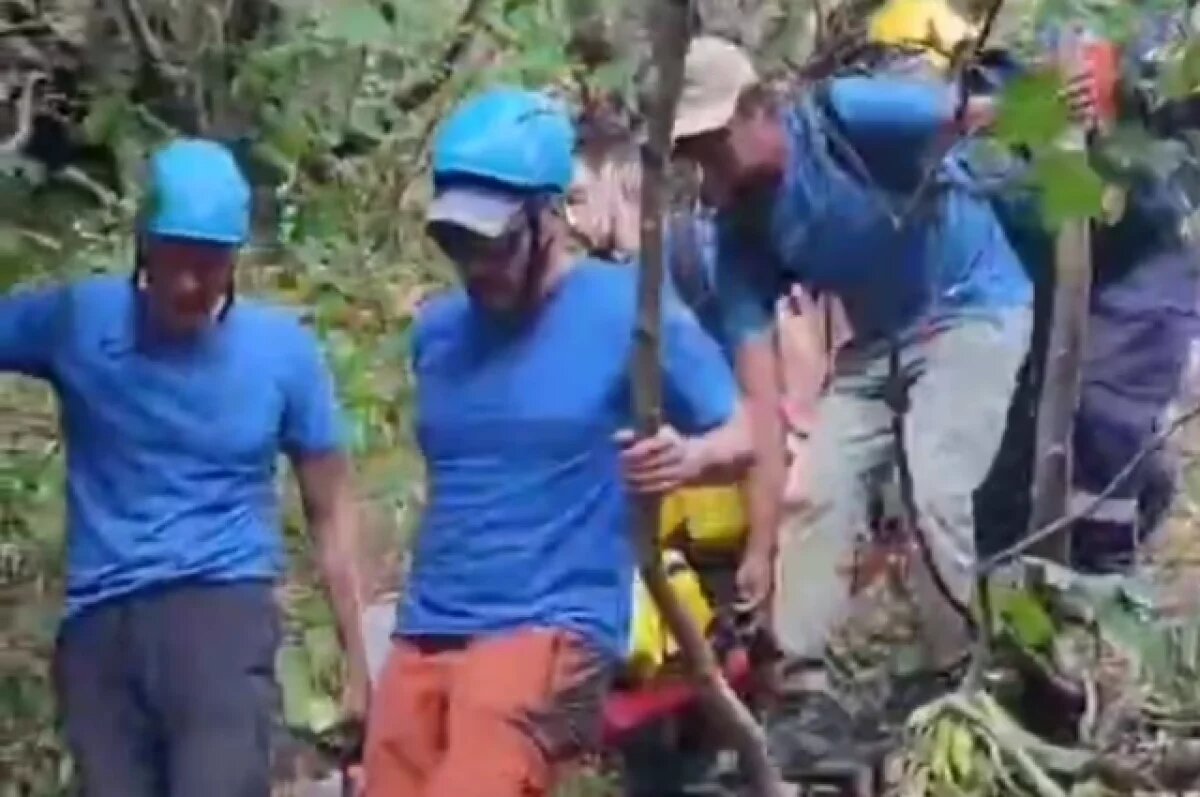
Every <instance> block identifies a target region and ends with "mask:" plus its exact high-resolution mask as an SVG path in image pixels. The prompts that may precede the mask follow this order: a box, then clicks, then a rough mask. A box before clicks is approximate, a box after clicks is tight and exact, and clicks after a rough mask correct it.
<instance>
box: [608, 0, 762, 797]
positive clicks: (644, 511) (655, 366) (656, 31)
mask: <svg viewBox="0 0 1200 797" xmlns="http://www.w3.org/2000/svg"><path fill="white" fill-rule="evenodd" d="M651 9H652V13H651V16H650V18H649V20H648V24H649V25H650V26H651V29H652V42H653V45H652V46H653V53H654V56H655V57H654V61H655V72H656V73H657V74H656V81H657V86H656V92H655V97H654V99H653V100H652V102H653V103H654V107H652V108H650V109H649V110H650V112H649V113H648V114H647V119H648V132H649V136H648V141H647V143H646V146H645V147H644V148H643V155H642V160H643V178H642V197H641V232H642V235H641V241H642V246H641V248H642V252H641V254H642V264H641V269H640V270H639V274H638V307H637V325H636V329H635V332H634V334H635V340H634V353H633V363H632V376H633V405H634V407H633V408H634V415H635V418H636V422H637V427H638V430H639V432H641V433H642V434H644V435H652V434H654V433H655V432H656V431H657V430H658V427H659V425H660V424H661V422H662V366H661V363H660V361H659V337H660V328H661V322H662V306H661V292H662V285H663V229H662V212H663V196H664V193H665V189H664V183H665V174H666V169H667V163H668V161H669V159H670V153H671V127H672V125H673V124H674V118H675V106H676V104H677V103H678V100H679V91H680V86H681V84H682V82H683V62H684V58H685V56H686V53H687V45H688V40H689V31H688V28H689V5H688V0H659V2H657V3H654V4H652V5H651ZM660 507H661V501H660V500H659V499H658V498H651V497H647V498H642V499H640V500H638V501H637V503H636V514H635V519H636V527H635V534H636V540H637V546H638V559H639V570H640V573H641V577H642V581H643V582H644V583H645V585H646V589H647V591H648V592H649V594H650V597H651V598H652V599H653V600H654V604H655V606H657V607H658V610H659V612H660V613H661V615H662V618H663V622H664V623H665V624H666V627H667V629H668V630H669V631H670V633H671V635H672V636H673V637H674V639H675V641H676V643H677V644H678V645H679V652H680V655H681V657H682V659H683V662H684V665H685V666H686V668H687V671H688V673H689V675H690V677H691V678H692V680H693V682H694V683H695V685H696V687H697V689H698V691H699V694H700V699H701V704H702V705H703V707H704V709H705V711H706V712H707V714H708V716H709V717H710V718H711V720H712V721H713V723H714V725H715V726H716V728H717V730H718V731H719V732H720V733H721V734H722V735H723V737H724V738H725V739H726V740H727V743H728V744H729V745H730V746H731V747H732V748H733V749H734V750H735V751H736V752H737V754H738V758H739V761H740V764H741V767H742V771H743V773H744V774H745V776H746V778H747V780H748V781H749V785H750V792H749V793H750V794H753V795H755V796H756V797H782V795H783V794H784V786H783V783H782V781H781V780H780V778H779V775H778V773H777V771H776V769H775V766H774V764H773V762H772V761H771V758H770V755H769V753H768V751H767V739H766V734H765V733H764V732H763V730H762V728H761V727H759V725H758V723H757V722H756V721H755V719H754V716H753V715H752V714H751V713H750V711H749V709H747V708H746V706H745V705H744V704H743V703H742V702H741V700H739V699H738V697H737V695H736V694H735V693H734V692H733V690H732V689H731V688H730V686H729V684H728V683H726V681H725V679H724V677H723V676H722V673H721V668H720V665H719V664H718V662H717V659H716V656H715V655H714V654H713V651H712V649H711V648H710V647H709V643H708V640H707V639H705V636H704V632H703V630H702V629H700V628H699V627H697V625H696V622H695V621H694V620H693V619H692V617H691V615H689V614H688V613H687V610H686V609H684V607H683V605H682V604H681V603H680V601H679V598H678V596H677V595H676V594H675V591H674V590H673V589H672V587H671V585H670V582H669V581H668V580H667V576H666V573H665V572H664V570H663V566H662V558H661V554H660V551H659V548H658V526H659V519H660Z"/></svg>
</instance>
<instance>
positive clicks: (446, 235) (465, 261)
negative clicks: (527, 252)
mask: <svg viewBox="0 0 1200 797" xmlns="http://www.w3.org/2000/svg"><path fill="white" fill-rule="evenodd" d="M528 230H529V225H528V223H527V222H526V221H525V220H524V218H522V217H518V218H517V219H514V220H513V222H512V223H511V224H510V225H509V227H508V229H506V230H504V232H502V233H500V234H499V235H497V236H495V237H488V236H486V235H480V234H479V233H476V232H472V231H471V230H468V229H466V228H464V227H458V226H456V225H453V224H431V225H430V226H429V237H430V238H432V239H433V241H434V243H436V244H437V245H438V248H439V249H441V250H442V252H443V253H444V254H445V255H446V257H448V258H449V259H450V260H451V261H453V262H454V263H455V264H457V265H459V266H469V265H471V264H474V263H494V262H498V261H504V260H510V259H511V258H513V257H514V256H515V255H516V254H517V252H518V251H520V249H521V244H522V243H523V242H524V239H525V234H526V233H527V232H528Z"/></svg>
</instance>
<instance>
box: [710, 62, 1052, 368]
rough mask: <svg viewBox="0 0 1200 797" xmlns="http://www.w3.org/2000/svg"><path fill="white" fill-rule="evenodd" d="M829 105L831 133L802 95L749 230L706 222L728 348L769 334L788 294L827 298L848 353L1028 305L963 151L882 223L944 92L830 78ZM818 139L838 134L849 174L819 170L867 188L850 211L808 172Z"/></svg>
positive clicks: (922, 149)
mask: <svg viewBox="0 0 1200 797" xmlns="http://www.w3.org/2000/svg"><path fill="white" fill-rule="evenodd" d="M828 99H829V105H830V107H831V108H832V110H833V111H834V112H835V114H836V117H837V120H838V124H837V126H836V129H834V128H833V127H831V126H828V125H824V124H817V123H816V122H815V121H814V120H817V119H819V118H820V117H819V114H818V112H817V111H816V110H815V105H814V104H813V103H815V102H816V101H815V100H814V99H813V98H812V97H811V96H810V97H808V98H806V99H804V100H802V101H801V104H800V105H798V106H797V107H796V108H794V109H793V110H792V112H790V113H789V114H788V116H787V126H788V131H789V134H790V144H791V147H790V152H789V156H788V165H787V168H786V170H785V173H784V177H783V180H782V182H781V183H780V185H779V187H778V189H777V190H776V192H775V194H774V196H773V198H772V201H771V204H770V208H769V212H767V213H766V214H764V215H763V223H762V228H761V229H760V230H758V231H752V232H749V233H747V232H746V231H745V229H744V222H739V221H738V220H736V219H734V218H733V217H732V216H730V215H728V214H723V215H722V217H721V219H720V220H719V222H718V224H719V232H718V238H719V240H718V255H717V285H718V291H717V293H718V296H719V297H720V300H721V307H722V318H723V323H724V330H725V338H726V340H727V341H728V343H729V345H730V346H732V347H734V348H736V347H737V346H738V345H740V344H741V343H742V342H744V341H745V340H747V339H748V338H751V337H753V336H755V335H757V334H759V333H760V332H762V331H765V330H766V329H768V328H769V327H770V324H771V321H772V319H773V313H772V308H773V306H774V301H775V299H776V297H777V296H779V295H780V294H781V292H782V291H784V290H785V289H786V286H787V285H789V284H791V283H793V282H800V283H803V284H805V285H806V286H808V287H810V288H812V289H815V290H816V291H819V292H829V293H833V294H836V295H837V296H838V297H839V298H840V299H841V300H842V303H843V305H844V306H845V309H846V313H847V316H848V317H849V320H850V322H851V324H852V326H853V328H854V332H855V338H856V341H858V342H860V343H862V342H870V341H873V340H878V339H882V338H887V337H890V336H892V335H901V334H903V333H905V332H906V331H908V330H910V329H912V328H913V327H915V326H917V325H919V324H921V323H923V322H936V321H937V320H938V319H939V318H942V317H946V316H951V315H961V314H976V313H990V312H994V311H996V310H998V309H1002V308H1009V307H1019V306H1023V305H1027V304H1028V303H1029V302H1030V301H1031V300H1032V287H1031V286H1030V284H1029V281H1028V278H1027V276H1026V274H1025V272H1024V270H1023V269H1022V267H1021V263H1020V261H1019V259H1018V257H1017V255H1016V253H1015V252H1014V251H1013V249H1012V247H1011V246H1010V245H1009V242H1008V239H1007V237H1006V236H1005V234H1004V231H1003V229H1002V228H1001V227H1000V224H999V222H998V221H997V219H996V216H995V214H994V212H993V210H992V208H991V204H990V202H989V200H988V197H987V196H986V195H985V194H983V193H982V192H980V191H976V190H973V188H974V181H973V176H972V174H971V172H970V167H969V166H968V164H967V159H966V157H965V155H964V154H963V153H962V152H953V153H951V154H950V155H948V156H947V157H946V158H945V160H944V161H943V164H942V166H941V168H940V169H939V170H938V176H937V180H936V183H935V187H934V188H933V189H932V190H931V191H930V192H929V193H928V196H929V199H928V200H927V203H926V204H923V205H922V207H921V208H920V209H919V210H918V211H916V215H915V217H910V218H909V221H908V223H906V224H905V225H903V226H900V227H897V226H896V225H895V224H894V222H893V218H894V217H899V216H901V215H902V214H903V213H904V211H905V209H906V208H905V201H906V198H907V197H908V196H910V195H911V194H912V193H913V191H914V190H915V189H916V188H917V185H918V184H919V183H920V181H921V178H922V176H923V173H924V165H923V163H922V159H923V158H924V157H925V156H926V155H927V154H928V153H929V152H930V150H931V145H932V144H933V142H934V140H935V136H936V135H937V134H938V132H939V131H940V129H941V128H942V126H943V125H944V123H945V121H946V120H947V119H948V118H949V117H950V115H951V112H952V107H953V106H952V101H953V98H952V94H951V93H950V92H949V91H948V89H947V88H946V87H945V86H944V85H940V84H935V83H929V82H924V81H921V80H915V79H901V78H882V77H874V78H843V79H839V80H835V81H833V82H832V83H831V85H830V87H829V94H828ZM830 135H840V136H841V137H842V138H843V139H844V142H845V143H846V144H849V145H851V146H852V147H853V150H854V152H855V153H856V154H857V156H858V157H859V158H861V163H860V164H857V165H856V164H850V165H849V166H845V165H844V164H845V161H844V159H842V160H838V158H837V157H833V156H830V158H831V159H832V160H835V161H837V162H839V163H842V164H843V165H844V170H846V171H849V172H855V170H857V172H856V173H860V174H861V172H862V170H864V169H865V170H866V171H867V172H868V173H869V174H870V177H871V179H872V181H873V182H874V184H875V190H874V191H872V192H871V193H870V194H868V193H865V192H858V191H857V190H856V189H855V190H854V194H853V195H855V196H861V197H865V198H866V200H864V203H863V204H862V205H860V206H857V207H853V208H848V207H841V206H839V205H838V200H839V197H845V196H847V194H845V193H839V191H841V190H844V189H843V188H841V187H839V185H838V184H837V183H834V182H830V181H829V180H828V174H829V172H826V171H823V169H822V167H819V166H815V165H814V164H815V163H816V162H817V160H819V158H814V157H812V155H811V153H813V152H817V151H818V150H819V151H820V152H823V153H828V152H829V151H830V146H831V145H830V144H829V143H828V140H827V137H828V136H830ZM844 185H845V184H843V186H844ZM873 202H878V203H880V204H878V205H877V206H873V205H872V204H871V203H873ZM878 208H882V209H883V210H882V211H881V212H876V211H877V209H878ZM739 224H741V225H743V227H742V228H741V229H739Z"/></svg>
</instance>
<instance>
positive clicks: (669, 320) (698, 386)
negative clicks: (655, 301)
mask: <svg viewBox="0 0 1200 797" xmlns="http://www.w3.org/2000/svg"><path fill="white" fill-rule="evenodd" d="M662 335H663V340H662V359H663V403H664V409H665V411H666V416H667V420H668V421H669V422H670V423H671V425H672V426H674V427H676V428H677V429H679V430H680V431H681V432H684V433H685V434H700V433H703V432H707V431H709V430H710V429H713V428H715V427H717V426H720V425H721V424H723V423H725V422H726V421H727V420H729V416H730V415H731V414H732V413H733V408H734V405H735V404H736V403H737V382H736V380H735V379H734V377H733V373H732V372H731V371H730V370H729V364H728V363H727V362H726V360H725V357H724V355H723V354H722V353H721V348H720V347H719V346H718V345H717V343H716V341H714V340H713V339H712V338H711V337H709V335H708V334H707V333H706V332H705V331H704V328H703V327H701V326H700V322H699V321H697V320H696V317H695V316H694V315H693V314H692V313H691V312H690V311H688V309H687V308H686V307H684V306H683V305H682V304H680V303H679V302H678V301H677V300H675V299H673V298H671V297H669V296H666V297H664V300H663V319H662Z"/></svg>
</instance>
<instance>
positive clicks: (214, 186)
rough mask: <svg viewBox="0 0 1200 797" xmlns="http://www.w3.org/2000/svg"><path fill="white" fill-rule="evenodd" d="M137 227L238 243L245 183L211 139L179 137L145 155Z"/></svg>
mask: <svg viewBox="0 0 1200 797" xmlns="http://www.w3.org/2000/svg"><path fill="white" fill-rule="evenodd" d="M147 198H148V201H147V205H146V208H145V210H144V212H143V218H142V225H143V226H142V231H143V232H145V233H148V234H150V235H158V236H164V237H169V238H182V239H185V240H193V241H204V242H209V243H217V244H227V245H230V246H240V245H241V244H244V243H245V242H246V239H247V238H248V237H249V232H250V185H249V183H247V182H246V178H245V177H244V176H243V175H242V171H241V169H239V168H238V165H237V161H235V160H234V157H233V153H231V152H230V151H229V149H228V148H227V147H225V146H224V145H222V144H219V143H217V142H215V141H209V140H204V139H195V138H189V139H181V140H179V141H175V142H172V143H170V144H168V145H166V146H165V147H163V148H162V149H160V150H158V151H157V152H156V153H154V155H153V156H152V157H151V159H150V174H149V180H148V185H147Z"/></svg>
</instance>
